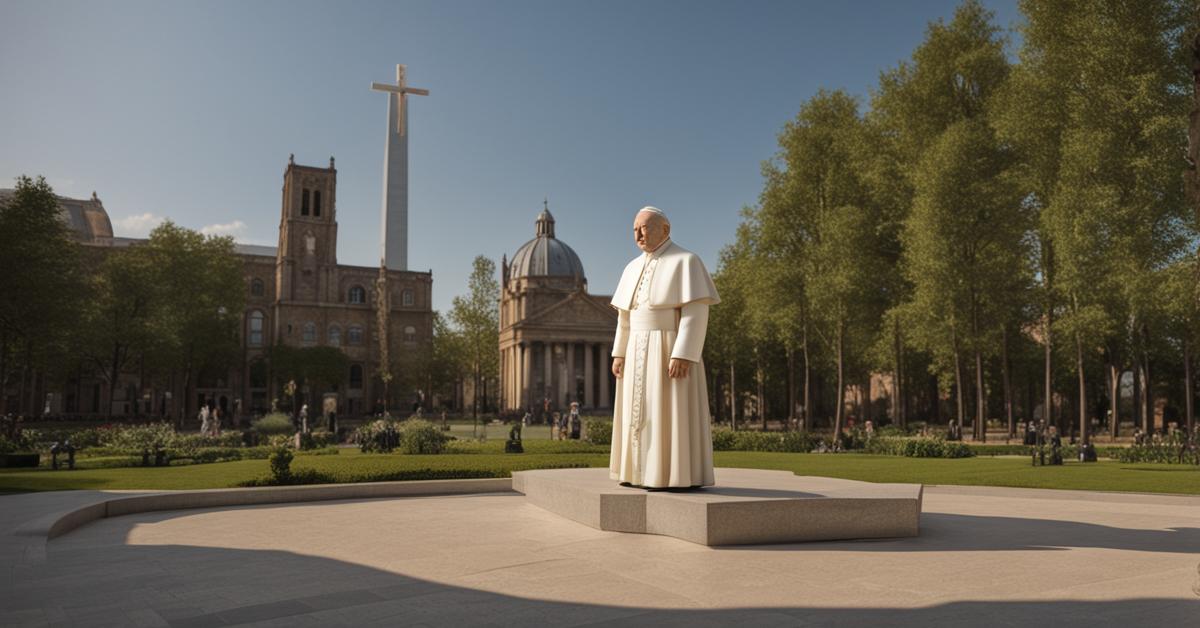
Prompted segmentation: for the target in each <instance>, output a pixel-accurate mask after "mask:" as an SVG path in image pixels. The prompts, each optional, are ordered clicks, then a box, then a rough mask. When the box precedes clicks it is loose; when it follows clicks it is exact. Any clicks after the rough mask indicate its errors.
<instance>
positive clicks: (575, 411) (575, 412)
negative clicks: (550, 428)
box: [567, 401, 580, 440]
mask: <svg viewBox="0 0 1200 628" xmlns="http://www.w3.org/2000/svg"><path fill="white" fill-rule="evenodd" d="M567 425H568V426H569V427H568V431H569V432H570V438H571V439H572V440H579V428H580V423H579V402H578V401H572V402H571V414H570V415H568V418H567Z"/></svg>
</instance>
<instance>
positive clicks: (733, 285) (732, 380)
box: [704, 244, 747, 430]
mask: <svg viewBox="0 0 1200 628" xmlns="http://www.w3.org/2000/svg"><path fill="white" fill-rule="evenodd" d="M746 257H747V252H746V251H745V250H744V249H742V248H740V247H739V246H738V245H737V244H733V245H729V246H726V247H724V248H722V249H721V253H720V255H719V261H718V263H717V271H716V272H715V273H713V283H714V284H715V285H716V287H717V293H718V294H720V295H721V306H720V307H714V308H712V312H711V314H709V320H708V329H709V331H708V340H707V341H706V342H705V343H704V364H705V365H712V366H713V367H714V368H715V369H716V370H718V371H719V372H722V373H725V372H728V375H729V381H728V382H727V387H728V390H729V395H728V399H729V426H730V428H732V429H735V430H736V429H737V426H738V422H737V409H738V396H737V368H738V365H739V364H741V362H742V361H743V359H744V357H745V345H746V342H745V339H744V335H743V330H742V327H741V325H742V320H743V317H744V316H745V307H746V304H745V295H744V294H743V286H744V284H745V281H744V280H743V278H742V277H739V272H740V271H741V270H742V268H744V267H745V261H744V260H745V258H746ZM714 390H717V388H716V387H714ZM720 415H721V412H720V408H719V407H718V408H717V413H716V416H720Z"/></svg>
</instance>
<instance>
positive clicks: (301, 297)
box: [275, 155, 337, 302]
mask: <svg viewBox="0 0 1200 628" xmlns="http://www.w3.org/2000/svg"><path fill="white" fill-rule="evenodd" d="M336 199H337V170H336V169H335V168H334V167H333V157H330V158H329V167H328V168H319V167H314V166H302V165H299V164H297V163H296V161H295V156H294V155H293V156H290V157H288V165H287V170H285V171H284V173H283V202H282V207H281V211H280V217H279V249H278V251H277V252H276V254H275V274H276V277H275V286H276V291H277V293H276V295H275V297H276V299H278V300H279V301H297V302H319V301H326V302H330V301H336V300H337V204H336Z"/></svg>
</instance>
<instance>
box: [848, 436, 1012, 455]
mask: <svg viewBox="0 0 1200 628" xmlns="http://www.w3.org/2000/svg"><path fill="white" fill-rule="evenodd" d="M864 451H865V453H868V454H879V455H884V456H907V457H909V458H970V457H972V456H974V455H975V451H974V449H972V447H971V446H970V445H967V444H966V443H962V442H958V441H947V440H942V439H940V438H912V437H900V436H876V437H874V438H871V439H869V440H868V441H867V443H866V446H865V447H864ZM1026 453H1028V450H1027V451H1026Z"/></svg>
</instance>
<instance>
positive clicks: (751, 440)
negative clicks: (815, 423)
mask: <svg viewBox="0 0 1200 628" xmlns="http://www.w3.org/2000/svg"><path fill="white" fill-rule="evenodd" d="M712 441H713V451H774V452H791V453H809V452H811V451H812V450H814V449H816V448H817V447H818V446H819V445H820V443H821V437H819V436H816V435H814V434H809V433H808V432H755V431H749V430H740V431H734V430H731V429H729V428H724V427H718V428H715V429H713V431H712Z"/></svg>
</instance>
